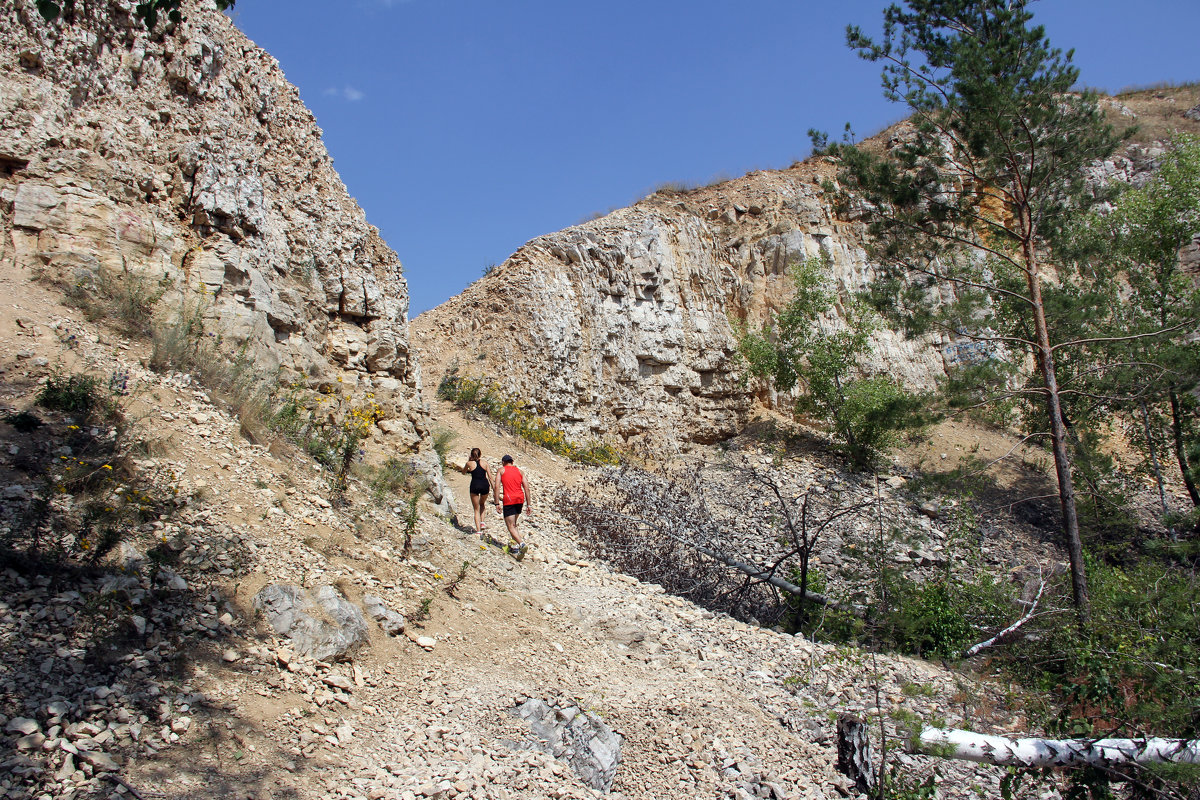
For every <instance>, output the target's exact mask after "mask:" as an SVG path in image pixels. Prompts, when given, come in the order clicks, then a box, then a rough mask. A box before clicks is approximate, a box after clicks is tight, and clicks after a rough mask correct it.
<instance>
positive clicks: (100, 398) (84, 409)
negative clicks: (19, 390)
mask: <svg viewBox="0 0 1200 800" xmlns="http://www.w3.org/2000/svg"><path fill="white" fill-rule="evenodd" d="M37 402H38V404H39V405H41V406H43V407H44V408H48V409H51V410H53V411H63V412H66V413H72V414H76V413H77V414H83V415H85V416H87V415H91V414H92V413H94V412H107V411H111V410H112V409H113V408H114V406H113V402H112V394H111V392H109V391H107V387H106V386H105V383H104V381H102V380H101V379H100V378H98V377H96V376H95V375H88V374H87V373H83V372H72V373H64V372H61V371H55V372H53V373H51V374H50V375H49V376H48V377H47V378H46V379H45V380H44V381H42V387H41V389H40V390H39V391H38V396H37Z"/></svg>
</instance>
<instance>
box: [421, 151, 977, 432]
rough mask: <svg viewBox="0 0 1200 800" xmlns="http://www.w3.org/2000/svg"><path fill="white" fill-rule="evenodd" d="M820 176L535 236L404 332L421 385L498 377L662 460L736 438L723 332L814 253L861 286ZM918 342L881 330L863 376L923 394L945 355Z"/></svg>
mask: <svg viewBox="0 0 1200 800" xmlns="http://www.w3.org/2000/svg"><path fill="white" fill-rule="evenodd" d="M828 169H829V167H828V165H826V164H822V163H806V164H803V165H799V166H797V167H794V168H792V169H789V170H784V171H780V172H758V173H753V174H751V175H748V176H746V177H745V178H742V179H739V180H736V181H730V182H727V183H723V184H720V185H717V186H713V187H709V188H705V189H699V190H695V191H691V192H685V193H674V192H672V193H658V194H655V195H652V196H651V197H649V198H646V199H645V200H643V201H641V202H639V203H637V204H635V205H634V206H632V207H630V208H626V209H621V210H619V211H616V212H613V213H612V214H610V215H608V216H606V217H603V218H602V219H598V220H594V221H592V222H588V223H585V224H583V225H579V226H576V227H573V228H568V229H566V230H564V231H560V232H558V233H553V234H549V235H547V236H543V237H540V238H538V239H534V240H533V241H531V242H529V243H528V244H527V245H525V246H524V247H522V248H521V249H520V250H519V251H517V252H516V253H515V254H514V255H513V256H512V257H511V258H510V259H508V260H507V261H506V262H505V263H504V264H502V265H501V266H500V267H498V268H497V269H496V270H495V271H494V272H493V273H492V274H490V275H488V276H487V277H485V278H484V279H482V280H480V281H478V282H476V283H475V284H473V285H472V286H471V287H469V288H468V289H467V290H466V291H465V292H463V293H462V294H461V295H459V296H458V297H455V298H453V299H451V300H450V301H448V302H447V303H445V304H444V305H442V306H439V307H438V308H436V309H433V310H432V311H429V312H427V313H425V314H422V315H421V316H420V317H418V318H417V319H416V320H414V323H413V340H414V345H415V346H416V347H417V349H418V350H419V351H420V353H421V358H422V361H423V363H425V364H426V370H427V374H429V375H434V376H436V375H439V374H441V373H442V372H444V371H445V370H446V369H449V368H450V367H451V366H452V365H454V364H455V363H457V366H458V367H459V370H460V371H461V372H463V373H466V374H482V375H488V376H494V377H496V378H498V379H499V380H500V381H501V383H502V384H504V385H506V386H507V387H508V388H509V389H510V390H511V391H513V392H514V393H516V394H519V395H520V396H522V397H524V398H526V399H528V400H529V401H531V402H532V404H533V405H534V406H535V407H536V408H537V409H538V410H539V411H540V412H541V413H542V414H543V415H545V416H547V417H548V418H550V419H552V420H554V421H555V422H557V423H559V424H562V425H563V426H564V427H565V428H567V429H568V430H569V431H570V432H571V433H572V434H574V435H576V436H579V437H585V438H586V437H600V438H605V439H616V440H617V441H618V442H623V443H625V444H630V445H648V446H650V447H652V448H653V449H656V450H658V449H661V448H663V447H666V448H667V449H668V450H671V449H674V448H676V447H680V446H686V445H687V444H688V443H690V442H713V441H717V440H720V439H724V438H727V437H729V436H731V435H733V434H734V433H735V432H736V431H737V430H738V429H739V428H740V427H741V426H742V425H743V424H744V423H745V421H746V416H747V414H748V412H749V410H750V408H751V405H752V403H753V401H754V397H755V395H754V392H753V391H752V388H748V387H747V384H746V383H745V381H744V380H743V378H742V369H741V368H740V366H739V364H738V361H737V356H736V338H735V331H734V325H735V324H746V323H748V324H749V325H750V326H752V327H754V326H757V325H759V324H761V323H762V322H763V321H764V320H765V319H766V318H767V316H768V314H769V313H770V312H771V311H773V310H774V309H776V308H777V307H779V306H780V305H782V304H784V303H786V301H787V299H788V297H789V296H790V293H791V279H790V277H789V275H788V267H789V265H791V264H792V263H793V262H794V261H796V260H802V259H804V258H806V257H809V256H815V255H822V254H823V255H825V256H826V257H827V258H828V259H829V262H830V265H831V270H832V273H833V277H834V279H835V281H836V284H837V286H838V288H839V290H841V292H842V293H843V295H848V294H849V293H850V292H853V291H856V290H859V289H861V288H864V287H865V286H866V284H867V282H868V281H869V280H870V279H871V277H872V275H873V268H872V266H871V264H870V263H869V261H868V259H867V256H866V253H865V251H864V249H863V239H862V228H861V225H859V224H858V223H855V222H852V221H845V220H839V219H836V218H835V217H834V215H833V214H832V212H831V210H830V208H829V205H828V203H827V202H826V200H825V199H824V198H823V196H822V191H821V189H820V186H819V185H818V184H819V182H820V179H821V177H822V174H823V171H827V170H828ZM831 321H833V322H835V323H836V320H831ZM930 344H931V343H930V342H913V341H906V340H905V339H904V338H903V337H902V336H900V335H899V334H896V333H893V332H891V331H883V332H882V333H881V334H880V335H879V336H878V337H877V339H876V342H875V355H874V358H873V360H872V364H871V369H873V370H879V371H887V372H889V373H890V374H893V375H895V376H896V377H897V378H899V379H901V380H903V381H904V382H905V383H906V384H908V385H910V386H912V387H929V386H931V385H932V383H933V381H934V379H935V377H936V376H937V375H938V374H940V373H942V372H943V371H944V359H945V358H946V357H948V356H947V355H946V354H944V353H943V351H942V350H941V349H938V348H937V347H930V346H929V345H930ZM933 344H939V343H936V342H935V343H933ZM949 357H953V354H951V355H950V356H949ZM760 397H761V398H762V399H763V400H765V401H767V402H768V403H778V402H781V399H780V398H775V397H771V396H769V394H767V393H766V392H765V390H761V389H760Z"/></svg>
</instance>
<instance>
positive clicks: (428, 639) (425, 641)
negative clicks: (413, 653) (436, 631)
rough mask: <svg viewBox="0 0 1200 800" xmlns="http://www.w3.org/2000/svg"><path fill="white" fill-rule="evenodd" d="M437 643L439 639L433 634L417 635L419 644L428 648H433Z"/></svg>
mask: <svg viewBox="0 0 1200 800" xmlns="http://www.w3.org/2000/svg"><path fill="white" fill-rule="evenodd" d="M436 644H437V639H434V638H433V637H432V636H418V637H417V646H419V647H423V648H425V649H426V650H432V649H433V647H434V645H436Z"/></svg>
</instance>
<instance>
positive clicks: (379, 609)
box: [362, 594, 408, 636]
mask: <svg viewBox="0 0 1200 800" xmlns="http://www.w3.org/2000/svg"><path fill="white" fill-rule="evenodd" d="M362 601H363V608H364V609H365V610H366V612H367V614H368V615H370V617H371V618H372V619H374V620H375V621H376V622H377V623H379V627H380V628H382V629H383V631H384V633H387V634H390V635H392V636H399V635H400V634H402V633H404V628H405V626H406V625H407V624H408V621H407V620H405V619H404V615H403V614H399V613H397V612H395V611H393V610H392V609H390V608H388V607H387V605H385V604H384V602H383V600H382V598H379V597H376V596H375V595H373V594H365V595H363V599H362Z"/></svg>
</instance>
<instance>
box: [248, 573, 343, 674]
mask: <svg viewBox="0 0 1200 800" xmlns="http://www.w3.org/2000/svg"><path fill="white" fill-rule="evenodd" d="M313 598H314V599H315V600H316V602H315V603H314V602H313V599H310V598H309V597H308V595H307V593H306V592H305V591H304V590H303V589H301V588H300V587H299V586H292V585H289V584H274V585H271V586H267V587H265V588H263V589H262V590H261V591H260V592H259V593H258V594H256V595H255V596H254V607H255V608H257V609H259V610H260V611H262V612H263V616H265V617H266V619H267V622H268V623H269V624H270V625H271V627H272V628H273V629H274V630H275V632H276V633H278V634H279V635H281V636H287V637H288V638H290V639H291V640H292V645H293V647H294V648H295V650H296V652H298V653H300V654H301V655H306V656H309V657H311V658H315V659H317V660H322V661H324V660H329V659H332V658H339V657H341V656H344V655H345V654H346V653H348V652H349V651H351V650H353V649H354V648H356V647H358V646H359V645H361V644H363V643H364V642H366V641H367V621H366V619H365V618H364V617H363V615H362V612H361V611H359V610H358V607H357V606H355V605H354V604H353V603H351V602H350V601H349V600H347V599H346V598H345V597H343V596H342V595H341V594H340V593H339V592H338V590H337V589H335V588H333V587H332V586H322V587H320V588H318V589H317V590H316V592H314V594H313ZM310 612H311V613H310ZM321 612H324V615H325V616H327V617H328V618H329V620H330V621H326V620H324V619H319V618H318V617H316V616H313V614H320V613H321Z"/></svg>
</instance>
